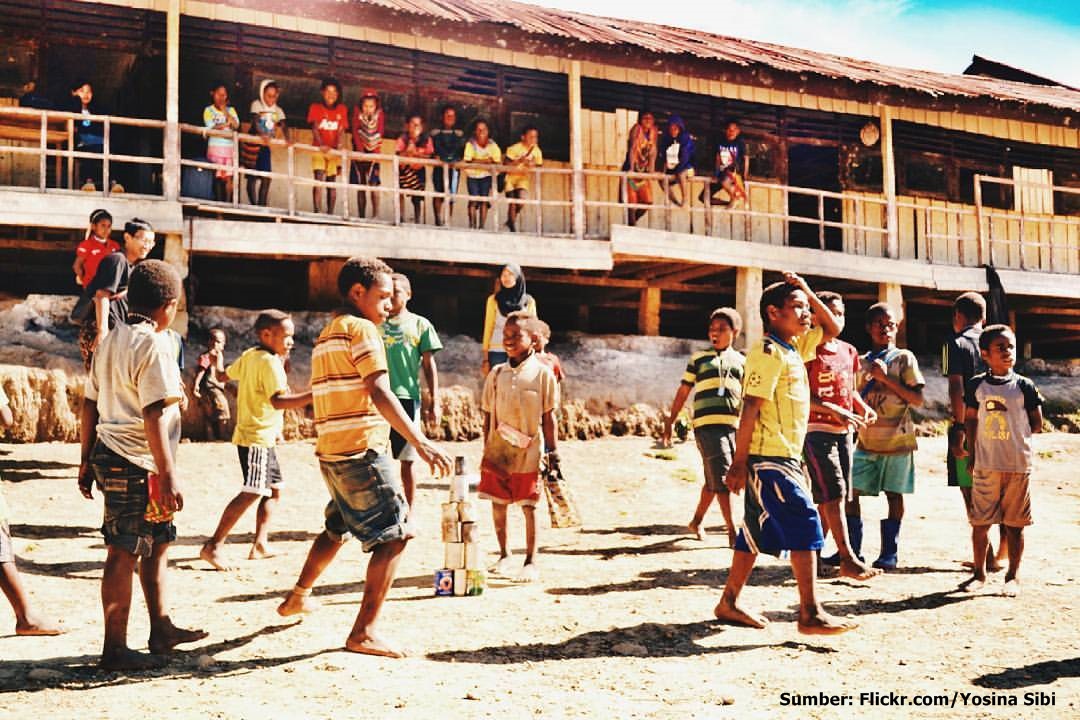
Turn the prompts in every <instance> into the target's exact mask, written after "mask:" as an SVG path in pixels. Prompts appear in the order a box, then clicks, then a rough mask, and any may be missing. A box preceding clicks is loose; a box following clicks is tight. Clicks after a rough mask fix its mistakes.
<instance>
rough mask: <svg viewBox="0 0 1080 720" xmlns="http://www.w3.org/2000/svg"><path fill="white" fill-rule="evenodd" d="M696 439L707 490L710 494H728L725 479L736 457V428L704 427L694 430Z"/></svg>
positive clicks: (721, 426)
mask: <svg viewBox="0 0 1080 720" xmlns="http://www.w3.org/2000/svg"><path fill="white" fill-rule="evenodd" d="M694 439H695V440H696V441H697V446H698V452H700V453H701V462H702V465H704V468H705V488H706V489H707V490H708V491H709V492H714V493H726V492H727V491H728V489H727V485H725V484H724V477H725V476H726V475H727V471H728V469H729V468H730V467H731V459H732V458H733V457H735V428H734V427H732V426H730V425H702V426H701V427H698V428H694Z"/></svg>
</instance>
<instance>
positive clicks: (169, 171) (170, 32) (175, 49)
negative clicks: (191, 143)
mask: <svg viewBox="0 0 1080 720" xmlns="http://www.w3.org/2000/svg"><path fill="white" fill-rule="evenodd" d="M164 143H165V147H164V148H163V149H162V152H163V154H162V158H163V159H164V167H163V168H162V171H163V172H162V178H161V187H162V191H163V192H164V194H165V199H166V200H172V201H176V200H179V199H180V0H169V9H168V12H167V13H166V16H165V137H164Z"/></svg>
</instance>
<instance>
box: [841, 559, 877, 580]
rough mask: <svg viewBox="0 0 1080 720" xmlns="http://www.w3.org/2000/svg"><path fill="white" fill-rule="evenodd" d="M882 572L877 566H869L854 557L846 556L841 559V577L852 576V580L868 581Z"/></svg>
mask: <svg viewBox="0 0 1080 720" xmlns="http://www.w3.org/2000/svg"><path fill="white" fill-rule="evenodd" d="M881 573H882V571H881V570H878V569H877V568H869V567H866V566H865V565H863V564H862V563H861V562H859V561H858V560H855V559H854V558H844V559H842V560H841V561H840V577H846V578H851V579H852V580H859V581H866V580H869V579H870V578H872V577H877V576H878V575H880V574H881Z"/></svg>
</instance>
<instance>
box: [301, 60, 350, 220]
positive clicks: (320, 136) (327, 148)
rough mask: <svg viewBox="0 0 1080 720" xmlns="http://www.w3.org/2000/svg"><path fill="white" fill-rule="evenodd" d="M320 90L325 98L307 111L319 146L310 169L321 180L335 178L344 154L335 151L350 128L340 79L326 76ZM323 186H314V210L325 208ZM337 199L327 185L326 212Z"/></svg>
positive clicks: (332, 210) (329, 210) (327, 180)
mask: <svg viewBox="0 0 1080 720" xmlns="http://www.w3.org/2000/svg"><path fill="white" fill-rule="evenodd" d="M320 92H321V94H322V102H321V103H311V106H310V107H309V108H308V114H307V121H308V125H310V126H311V142H312V144H314V145H318V146H319V152H317V153H315V154H314V155H312V156H311V172H312V174H313V175H314V176H315V179H316V180H318V181H320V182H323V181H325V182H334V181H335V180H337V174H338V168H339V167H340V165H341V156H340V155H337V154H335V152H336V151H337V150H340V149H341V139H342V138H343V137H345V131H346V130H348V129H349V109H348V108H347V107H345V105H344V104H343V103H341V102H340V100H341V83H339V82H338V81H337V80H334V79H331V78H327V79H326V80H323V81H322V88H321V91H320ZM320 190H321V188H320V187H319V186H318V185H316V186H315V187H313V188H311V204H312V205H313V206H314V208H315V212H322V202H321V201H320V197H321V194H320V192H319V191H320ZM335 202H337V191H336V190H334V188H326V212H328V213H333V212H334V203H335Z"/></svg>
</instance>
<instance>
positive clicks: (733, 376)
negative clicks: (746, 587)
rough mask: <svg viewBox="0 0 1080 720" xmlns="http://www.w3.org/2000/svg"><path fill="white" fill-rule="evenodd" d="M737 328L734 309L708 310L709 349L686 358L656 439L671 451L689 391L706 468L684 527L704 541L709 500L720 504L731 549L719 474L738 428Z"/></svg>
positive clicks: (740, 376)
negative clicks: (673, 428)
mask: <svg viewBox="0 0 1080 720" xmlns="http://www.w3.org/2000/svg"><path fill="white" fill-rule="evenodd" d="M741 329H742V318H741V317H739V313H738V312H736V311H735V309H734V308H729V307H723V308H717V309H716V310H713V312H712V315H710V316H709V342H710V343H712V348H711V349H709V350H702V351H701V352H696V353H694V354H693V355H691V356H690V362H688V363H687V365H686V372H685V373H683V377H682V382H681V383H680V384H679V389H678V390H677V391H676V392H675V400H674V401H673V402H672V403H671V412H670V413H669V414H668V417H667V419H666V420H665V421H664V433H663V436H662V438H661V441H662V443H663V445H664V447H671V429H672V427H673V426H674V425H675V421H676V420H677V419H678V417H679V413H680V412H682V408H683V405H684V404H685V403H686V400H687V398H688V397H690V393H691V391H692V392H693V393H694V439H695V440H696V441H697V446H698V452H700V453H701V462H702V464H703V465H704V468H705V485H704V486H702V488H701V497H700V498H698V504H697V509H696V510H695V511H694V518H693V519H692V520H691V521H690V525H689V526H688V528H689V530H690V532H692V533H693V534H694V535H695V536H696V537H697V539H698V540H704V539H705V536H706V533H705V528H704V523H705V513H707V512H708V511H709V506H710V505H712V501H713V498H715V499H716V501H717V503H718V504H719V505H720V512H721V513H723V515H724V527H725V529H726V530H727V536H728V547H735V523H734V521H732V519H731V495H730V494H729V493H728V489H727V486H726V485H724V476H725V475H727V471H728V469H729V468H730V467H731V459H732V457H734V455H735V428H736V426H737V425H738V424H739V408H740V407H741V406H742V381H743V364H744V363H745V362H746V358H744V357H743V355H742V353H740V352H739V351H737V350H736V349H735V348H734V347H732V343H734V342H735V338H736V337H738V336H739V331H740V330H741Z"/></svg>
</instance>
